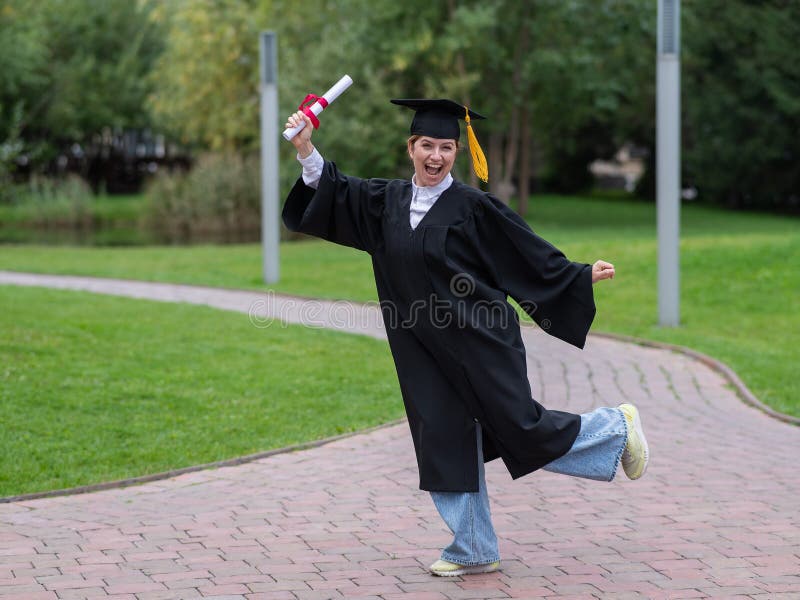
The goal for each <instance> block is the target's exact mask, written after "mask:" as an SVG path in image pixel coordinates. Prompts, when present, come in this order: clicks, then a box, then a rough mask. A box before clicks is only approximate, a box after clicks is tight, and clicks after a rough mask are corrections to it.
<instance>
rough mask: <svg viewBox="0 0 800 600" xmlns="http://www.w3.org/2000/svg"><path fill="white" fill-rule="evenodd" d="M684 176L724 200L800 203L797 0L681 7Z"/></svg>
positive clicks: (711, 0)
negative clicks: (682, 25) (682, 20)
mask: <svg viewBox="0 0 800 600" xmlns="http://www.w3.org/2000/svg"><path fill="white" fill-rule="evenodd" d="M682 37H683V40H684V48H685V51H684V54H683V65H684V68H683V71H684V77H683V82H684V88H683V97H684V136H683V142H684V148H685V152H684V180H685V181H687V182H689V183H693V184H694V185H696V186H697V188H698V189H699V192H700V198H705V199H708V200H713V201H717V202H721V203H724V204H726V205H728V206H731V207H762V208H776V207H783V208H794V209H795V210H797V208H798V207H800V138H798V135H797V132H798V131H800V63H799V62H798V61H797V40H798V39H800V4H798V3H797V2H783V1H780V0H765V1H761V2H745V1H743V0H735V1H726V2H722V1H721V0H708V1H706V2H699V3H690V4H687V6H686V9H685V11H684V34H683V36H682Z"/></svg>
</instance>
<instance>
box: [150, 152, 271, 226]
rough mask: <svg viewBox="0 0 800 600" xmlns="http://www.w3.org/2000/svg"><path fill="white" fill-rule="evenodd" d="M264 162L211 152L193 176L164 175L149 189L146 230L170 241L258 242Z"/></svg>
mask: <svg viewBox="0 0 800 600" xmlns="http://www.w3.org/2000/svg"><path fill="white" fill-rule="evenodd" d="M259 164H260V163H259V160H258V158H257V157H254V156H249V157H242V156H239V155H236V154H208V155H204V156H202V157H200V159H199V160H198V161H197V162H196V163H195V165H194V168H193V169H192V170H191V171H189V172H188V173H186V172H182V171H181V172H162V173H159V174H158V175H157V176H156V177H155V178H154V179H153V180H152V181H151V183H150V184H149V185H148V187H147V192H146V193H147V204H146V210H145V217H144V221H145V226H146V227H147V228H148V229H149V230H151V231H152V232H153V233H155V234H156V235H157V236H158V237H159V238H160V239H161V240H162V241H166V242H188V241H197V240H207V239H214V240H221V241H228V242H232V241H246V240H253V239H258V234H259V232H260V231H261V191H260V182H259V179H260V173H261V172H260V166H259Z"/></svg>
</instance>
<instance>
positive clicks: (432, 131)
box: [391, 98, 489, 181]
mask: <svg viewBox="0 0 800 600" xmlns="http://www.w3.org/2000/svg"><path fill="white" fill-rule="evenodd" d="M391 102H392V104H397V105H399V106H405V107H406V108H410V109H411V110H413V111H414V118H413V119H412V120H411V127H410V133H411V135H427V136H429V137H432V138H437V139H452V140H457V139H459V137H460V136H461V128H460V127H459V124H458V120H459V119H463V120H464V121H466V123H467V139H468V141H469V151H470V154H471V155H472V168H473V169H474V170H475V174H476V175H477V176H478V177H480V178H481V179H482V180H483V181H488V180H489V169H488V166H487V165H486V157H485V156H484V154H483V150H481V147H480V144H478V139H477V138H476V137H475V133H474V132H473V131H472V125H471V124H470V120H471V119H485V118H486V117H484V116H483V115H480V114H478V113H476V112H475V111H473V110H470V109H469V108H467V107H466V106H462V105H461V104H458V103H457V102H454V101H452V100H446V99H444V98H440V99H436V100H429V99H424V98H408V99H406V98H393V99H392V100H391Z"/></svg>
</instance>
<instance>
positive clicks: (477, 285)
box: [283, 161, 595, 492]
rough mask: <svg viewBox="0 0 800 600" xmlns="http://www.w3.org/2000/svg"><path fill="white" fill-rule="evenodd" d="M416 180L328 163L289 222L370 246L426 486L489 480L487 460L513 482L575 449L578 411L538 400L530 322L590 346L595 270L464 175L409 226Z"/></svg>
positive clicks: (295, 203) (295, 204) (445, 488)
mask: <svg viewBox="0 0 800 600" xmlns="http://www.w3.org/2000/svg"><path fill="white" fill-rule="evenodd" d="M411 193H412V190H411V182H410V181H405V180H386V179H359V178H356V177H350V176H347V175H344V174H342V173H340V172H339V171H338V170H337V168H336V166H335V164H334V163H332V162H328V161H326V162H325V165H324V168H323V173H322V178H321V179H320V181H319V187H318V189H317V190H314V189H313V188H310V187H308V186H306V185H305V184H304V183H303V180H302V178H300V179H299V180H298V181H297V183H296V184H295V186H294V187H293V189H292V191H291V192H290V193H289V196H288V198H287V200H286V203H285V205H284V208H283V221H284V223H285V224H286V226H287V227H288V228H289V229H290V230H292V231H298V232H302V233H306V234H309V235H313V236H316V237H320V238H323V239H325V240H329V241H331V242H335V243H337V244H343V245H345V246H351V247H353V248H358V249H360V250H364V251H366V252H368V253H369V254H370V255H371V256H372V265H373V270H374V273H375V282H376V284H377V289H378V295H379V298H380V302H381V310H382V313H383V317H384V323H385V326H386V333H387V337H388V340H389V346H390V348H391V351H392V356H393V357H394V362H395V366H396V369H397V376H398V379H399V381H400V390H401V392H402V395H403V402H404V404H405V409H406V414H407V416H408V424H409V427H410V429H411V436H412V438H413V441H414V449H415V452H416V456H417V465H418V467H419V476H420V488H421V489H423V490H427V491H438V492H475V491H477V490H478V454H477V447H476V444H475V435H476V423H478V422H479V423H480V424H481V430H482V432H483V451H484V452H483V454H484V460H486V461H489V460H492V459H494V458H497V457H500V458H502V460H503V462H504V463H505V465H506V467H507V469H508V471H509V473H510V474H511V476H512V477H513V478H515V479H516V478H518V477H521V476H523V475H526V474H527V473H530V472H532V471H535V470H536V469H539V468H541V467H543V466H544V465H546V464H547V463H549V462H551V461H552V460H555V459H556V458H558V457H560V456H562V455H563V454H565V453H566V452H567V451H568V450H569V449H570V447H571V446H572V444H573V442H574V441H575V438H576V436H577V435H578V432H579V430H580V416H579V415H574V414H570V413H566V412H562V411H555V410H547V409H545V408H544V407H542V406H541V405H540V404H539V403H537V402H536V401H535V400H534V399H533V398H532V397H531V390H530V384H529V382H528V378H527V369H526V360H525V348H524V346H523V343H522V337H521V335H520V329H519V321H518V318H517V313H516V311H515V310H514V308H513V307H512V306H511V305H510V304H509V303H508V302H507V296H511V297H512V298H514V299H515V300H516V301H517V302H518V303H519V304H520V306H522V308H523V309H524V310H525V311H526V312H527V313H528V314H529V315H531V317H532V318H533V320H534V321H535V322H536V323H537V324H539V326H540V327H541V328H542V329H543V330H545V331H547V332H548V333H549V334H551V335H554V336H556V337H558V338H560V339H562V340H564V341H566V342H568V343H570V344H573V345H575V346H577V347H579V348H582V347H583V345H584V343H585V341H586V335H587V333H588V330H589V327H590V326H591V323H592V320H593V319H594V314H595V305H594V296H593V291H592V280H591V266H590V265H587V264H582V263H574V262H571V261H569V260H567V258H566V257H565V256H564V255H563V254H562V253H561V252H560V251H559V250H558V249H556V248H555V247H554V246H552V245H551V244H549V243H548V242H546V241H545V240H543V239H542V238H540V237H539V236H537V235H536V234H535V233H534V232H533V231H532V230H531V229H530V227H528V225H527V223H525V221H524V220H523V219H522V218H521V217H520V216H519V215H517V213H515V212H514V211H513V210H511V209H510V208H508V207H507V206H506V205H505V204H503V203H502V202H500V201H499V200H498V199H496V198H494V197H493V196H491V195H490V194H487V193H485V192H482V191H480V190H477V189H475V188H472V187H470V186H467V185H465V184H463V183H460V182H459V181H453V183H452V185H451V186H450V187H449V188H448V189H447V190H446V191H445V192H444V193H442V195H441V196H440V197H439V199H438V200H437V201H436V203H435V204H434V205H433V206H432V207H431V208H430V209H429V211H428V212H427V214H426V215H425V216H424V218H423V219H422V221H421V222H420V223H419V225H418V226H417V227H416V229H412V228H411V225H410V223H409V211H410V204H411Z"/></svg>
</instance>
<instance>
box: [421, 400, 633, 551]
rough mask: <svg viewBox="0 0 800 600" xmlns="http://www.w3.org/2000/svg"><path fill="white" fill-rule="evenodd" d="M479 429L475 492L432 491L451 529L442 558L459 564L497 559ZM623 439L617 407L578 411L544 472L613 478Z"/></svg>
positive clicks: (625, 429)
mask: <svg viewBox="0 0 800 600" xmlns="http://www.w3.org/2000/svg"><path fill="white" fill-rule="evenodd" d="M477 429H478V491H477V492H431V497H432V498H433V503H434V504H435V505H436V510H438V511H439V514H440V515H441V516H442V519H444V522H445V523H446V524H447V526H448V527H449V528H450V531H452V532H453V542H452V543H451V544H450V545H449V546H448V547H447V548H445V549H444V550H443V551H442V560H447V561H450V562H452V563H457V564H460V565H482V564H487V563H492V562H495V561H497V560H500V552H499V550H498V547H497V535H496V534H495V532H494V526H493V525H492V516H491V512H490V510H489V494H488V492H487V491H486V477H485V472H484V468H483V452H482V448H481V446H482V444H481V443H480V439H481V430H480V425H479V426H478V428H477ZM627 440H628V427H627V425H626V424H625V416H624V415H623V414H622V412H621V411H620V410H619V409H618V408H598V409H595V410H593V411H592V412H590V413H586V414H583V415H581V429H580V432H579V433H578V437H577V438H576V439H575V443H574V444H573V445H572V448H570V450H569V452H567V453H566V454H565V455H564V456H562V457H561V458H558V459H556V460H554V461H553V462H551V463H550V464H548V465H547V466H546V467H544V470H545V471H551V472H553V473H561V474H564V475H572V476H573V477H583V478H586V479H596V480H598V481H611V480H612V479H614V475H615V474H616V472H617V467H619V461H620V459H621V458H622V451H623V450H624V449H625V444H626V442H627Z"/></svg>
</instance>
